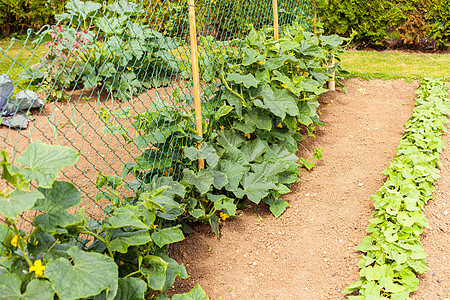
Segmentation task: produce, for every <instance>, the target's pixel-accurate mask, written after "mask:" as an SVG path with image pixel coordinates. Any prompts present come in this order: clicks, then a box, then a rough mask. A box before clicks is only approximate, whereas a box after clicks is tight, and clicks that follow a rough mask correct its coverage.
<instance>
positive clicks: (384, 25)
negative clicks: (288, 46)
mask: <svg viewBox="0 0 450 300" xmlns="http://www.w3.org/2000/svg"><path fill="white" fill-rule="evenodd" d="M321 15H322V21H323V23H324V28H325V30H326V31H327V32H328V33H330V32H332V33H336V34H339V35H341V36H346V37H350V36H351V35H352V33H355V34H356V35H355V36H354V39H353V42H354V43H355V44H357V45H359V46H371V47H385V48H399V47H400V48H418V49H421V50H436V49H438V48H441V49H443V48H447V47H449V46H450V5H448V2H447V1H442V0H329V3H328V5H327V6H326V7H325V9H323V11H322V13H321Z"/></svg>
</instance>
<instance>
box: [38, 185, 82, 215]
mask: <svg viewBox="0 0 450 300" xmlns="http://www.w3.org/2000/svg"><path fill="white" fill-rule="evenodd" d="M38 190H39V191H40V192H41V193H42V194H43V195H44V197H45V198H44V199H39V200H37V201H36V203H35V204H34V207H33V209H36V210H42V211H45V212H66V211H67V210H68V209H69V208H71V207H72V206H77V205H79V204H80V202H81V194H80V192H79V191H78V188H77V187H76V186H74V185H73V184H72V183H70V182H65V181H55V182H54V183H53V186H52V187H51V188H50V189H46V188H38Z"/></svg>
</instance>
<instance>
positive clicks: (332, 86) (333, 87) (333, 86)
mask: <svg viewBox="0 0 450 300" xmlns="http://www.w3.org/2000/svg"><path fill="white" fill-rule="evenodd" d="M335 64H336V60H335V58H334V53H333V59H332V61H331V67H332V68H334V67H335ZM331 79H332V80H330V81H328V89H329V90H330V91H335V90H336V72H335V71H334V70H333V72H332V73H331Z"/></svg>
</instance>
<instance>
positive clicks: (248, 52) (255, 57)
mask: <svg viewBox="0 0 450 300" xmlns="http://www.w3.org/2000/svg"><path fill="white" fill-rule="evenodd" d="M242 51H243V52H244V53H245V56H244V59H243V60H242V65H243V66H250V65H251V64H254V63H256V62H259V61H264V60H265V57H264V55H261V54H259V52H257V51H256V50H254V49H252V48H244V49H242Z"/></svg>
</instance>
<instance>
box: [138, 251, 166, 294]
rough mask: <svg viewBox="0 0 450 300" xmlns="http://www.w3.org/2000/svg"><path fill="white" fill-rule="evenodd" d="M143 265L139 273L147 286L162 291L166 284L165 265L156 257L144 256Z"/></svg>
mask: <svg viewBox="0 0 450 300" xmlns="http://www.w3.org/2000/svg"><path fill="white" fill-rule="evenodd" d="M144 263H145V265H143V266H141V272H142V273H144V274H145V276H146V277H147V281H148V286H149V287H151V288H152V289H154V290H162V289H163V288H164V284H165V283H166V271H167V263H166V262H165V261H164V260H163V259H162V258H161V257H159V256H156V255H147V256H145V257H144Z"/></svg>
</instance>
